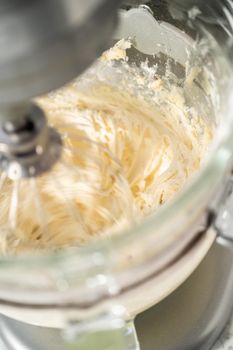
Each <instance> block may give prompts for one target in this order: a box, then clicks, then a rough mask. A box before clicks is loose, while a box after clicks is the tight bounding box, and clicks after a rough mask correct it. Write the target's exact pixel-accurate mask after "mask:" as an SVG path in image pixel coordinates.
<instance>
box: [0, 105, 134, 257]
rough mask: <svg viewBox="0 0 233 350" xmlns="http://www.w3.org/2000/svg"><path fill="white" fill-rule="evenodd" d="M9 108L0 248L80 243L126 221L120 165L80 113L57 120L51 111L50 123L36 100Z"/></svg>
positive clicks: (2, 148)
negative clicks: (91, 134)
mask: <svg viewBox="0 0 233 350" xmlns="http://www.w3.org/2000/svg"><path fill="white" fill-rule="evenodd" d="M15 111H16V113H15V114H14V113H13V112H14V109H13V108H12V109H11V110H7V113H6V111H5V114H4V118H2V123H1V129H0V141H1V143H0V166H1V168H2V172H1V174H0V254H3V255H12V254H13V255H15V254H20V253H25V252H26V253H27V252H29V253H30V252H33V253H34V252H35V251H38V252H41V251H45V250H47V249H48V250H54V249H55V250H57V249H61V248H62V249H63V248H65V247H72V246H79V245H80V244H83V243H86V242H87V241H89V240H90V239H92V237H93V238H94V237H96V236H99V235H102V234H104V233H105V234H106V231H107V232H108V230H110V231H112V229H114V227H115V229H116V230H117V228H118V229H119V227H121V225H122V223H124V222H127V220H128V218H129V216H130V215H131V214H130V213H131V212H130V211H131V209H132V201H131V200H130V196H129V195H126V192H127V191H129V193H130V190H129V189H128V184H127V181H126V180H125V178H124V176H123V173H122V169H121V165H120V164H119V163H118V161H117V159H115V158H114V155H113V154H111V152H110V151H109V150H108V149H107V148H106V147H105V146H104V145H103V144H101V143H99V142H97V141H96V140H94V139H92V138H91V137H89V135H88V134H87V133H85V132H84V131H83V129H82V126H83V125H82V123H81V122H80V118H77V119H76V118H73V121H72V118H71V119H70V120H69V121H68V122H67V123H66V122H65V121H64V123H62V124H60V125H59V118H57V117H56V111H55V110H54V111H53V113H54V122H55V125H54V126H53V127H50V126H49V125H48V124H47V120H46V117H45V115H44V113H43V111H42V109H40V108H39V107H38V106H37V105H27V106H22V107H21V108H18V109H16V110H15ZM2 113H3V112H2ZM61 113H66V112H65V110H64V111H61ZM49 121H50V123H51V122H52V124H53V121H51V120H50V119H49ZM84 123H85V121H84Z"/></svg>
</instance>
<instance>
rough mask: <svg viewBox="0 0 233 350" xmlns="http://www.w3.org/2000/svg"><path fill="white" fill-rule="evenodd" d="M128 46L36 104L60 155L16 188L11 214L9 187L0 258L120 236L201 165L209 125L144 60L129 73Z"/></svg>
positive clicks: (3, 200) (1, 198) (8, 186)
mask: <svg viewBox="0 0 233 350" xmlns="http://www.w3.org/2000/svg"><path fill="white" fill-rule="evenodd" d="M128 47H129V46H128V45H125V46H123V47H122V43H121V44H120V45H119V44H118V46H116V50H117V51H115V54H114V50H113V51H109V52H108V53H105V55H104V56H103V57H102V60H100V62H99V63H98V64H97V66H95V67H93V68H92V69H91V70H90V71H89V72H87V73H86V74H85V75H84V76H83V77H82V78H81V79H79V80H78V81H76V82H73V83H72V84H70V85H68V86H66V87H65V88H63V89H61V90H59V91H57V92H55V93H52V94H50V95H48V96H45V97H42V98H40V99H38V101H37V102H38V103H39V105H40V106H41V107H42V108H43V109H44V110H45V112H46V113H47V116H48V119H49V122H50V124H52V125H53V126H55V127H56V128H57V129H58V130H59V131H60V132H61V133H62V135H63V140H64V145H65V147H64V151H63V157H62V159H61V161H60V162H59V163H58V164H57V165H56V166H55V167H54V169H53V170H52V171H51V172H50V173H48V174H45V175H43V176H42V177H41V178H38V179H32V180H21V181H20V182H19V183H18V184H17V186H18V187H17V188H18V192H16V191H15V193H18V194H17V195H16V196H15V198H16V199H17V200H16V202H17V203H18V204H17V213H16V214H15V215H14V213H13V210H14V208H13V209H12V193H13V188H14V186H15V185H13V184H12V182H11V181H10V180H6V181H5V183H4V186H3V189H2V191H1V193H0V206H1V210H0V226H1V230H2V232H1V235H0V253H2V254H18V253H21V252H25V251H33V252H34V251H41V250H47V249H49V250H53V249H55V250H56V249H60V248H66V247H73V246H79V245H82V244H84V243H87V242H89V241H90V240H92V239H95V238H96V237H100V236H108V235H111V234H113V233H118V232H122V231H123V230H124V229H126V228H129V227H131V226H132V225H133V224H134V223H136V222H138V221H141V220H142V219H143V218H144V217H145V216H147V215H150V214H151V213H152V212H154V211H155V210H156V209H158V208H159V207H160V206H161V205H163V204H164V203H166V202H167V201H169V200H170V199H171V198H173V197H174V195H175V194H176V193H177V192H179V191H181V190H182V189H183V188H184V186H185V185H186V183H187V181H188V180H189V178H190V176H191V175H193V174H194V173H195V172H196V171H197V170H198V169H199V168H200V166H201V162H202V159H203V158H204V156H205V154H206V152H207V150H208V146H209V143H210V141H211V139H212V127H211V126H210V125H209V123H208V122H207V121H206V120H205V118H203V116H202V115H199V113H198V112H197V111H196V109H195V106H192V107H190V106H189V107H188V106H187V105H186V102H185V98H184V94H183V89H182V88H181V87H178V86H177V84H175V83H174V84H170V85H169V86H168V84H167V83H166V82H165V81H164V80H163V79H160V78H158V77H156V75H155V74H153V71H152V70H151V69H149V67H147V65H146V63H145V64H144V66H141V67H140V69H139V68H136V67H130V66H129V64H128V63H127V56H126V54H125V49H127V48H128ZM114 59H117V62H113V60H114ZM12 217H13V218H14V219H12ZM12 220H13V221H12Z"/></svg>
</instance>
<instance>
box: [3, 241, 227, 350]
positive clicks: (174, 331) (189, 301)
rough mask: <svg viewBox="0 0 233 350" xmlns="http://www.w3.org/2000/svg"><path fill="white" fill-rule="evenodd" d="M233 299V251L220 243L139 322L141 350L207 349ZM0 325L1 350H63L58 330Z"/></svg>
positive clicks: (12, 323) (6, 322)
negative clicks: (177, 286)
mask: <svg viewBox="0 0 233 350" xmlns="http://www.w3.org/2000/svg"><path fill="white" fill-rule="evenodd" d="M232 295H233V247H232V246H231V245H230V244H228V243H227V242H226V241H224V240H222V239H219V240H218V242H216V243H215V244H214V246H213V248H212V249H211V251H210V253H209V254H208V256H207V257H206V258H205V260H204V261H203V262H202V264H201V265H200V266H199V268H198V269H197V270H196V271H195V272H194V273H193V275H192V276H191V277H190V278H189V279H188V280H187V281H186V282H185V283H184V284H183V285H182V286H181V287H180V288H179V289H178V290H177V291H175V292H174V293H173V294H172V295H170V296H169V297H168V298H167V299H165V300H164V301H163V302H161V303H160V304H159V305H157V306H155V307H154V308H152V309H150V310H148V311H146V312H145V313H143V314H142V315H140V316H139V317H138V318H137V320H136V328H137V332H138V337H139V340H140V343H141V348H142V350H195V349H196V350H197V349H198V350H209V349H211V347H212V345H213V344H214V342H215V341H216V339H217V338H218V337H219V335H220V333H221V332H222V330H223V328H224V327H225V325H226V323H227V321H228V319H229V317H230V314H231V310H232V307H233V297H232ZM142 297H143V296H142ZM0 322H1V323H0V349H1V350H16V349H17V350H18V349H20V350H64V349H65V344H64V343H63V341H62V339H61V335H60V332H59V331H58V330H54V329H46V328H40V327H34V326H29V325H26V324H23V323H21V322H17V321H13V320H11V319H9V318H7V317H4V316H2V317H1V320H0Z"/></svg>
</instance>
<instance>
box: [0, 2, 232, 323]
mask: <svg viewBox="0 0 233 350" xmlns="http://www.w3.org/2000/svg"><path fill="white" fill-rule="evenodd" d="M152 5H153V4H152ZM153 6H154V5H153ZM153 6H152V7H153ZM154 9H156V11H158V12H156V13H154V15H153V14H152V12H150V10H148V9H147V8H145V7H144V8H140V9H139V12H137V11H138V10H137V11H136V12H135V9H131V10H130V11H133V12H130V11H129V12H121V15H120V17H121V24H120V27H119V29H118V32H117V33H116V37H115V38H122V37H128V36H133V37H134V40H135V42H136V45H137V47H136V48H137V50H138V51H141V53H143V54H142V55H141V54H139V53H138V51H137V54H136V55H135V56H134V55H133V53H132V57H131V59H132V60H133V61H136V62H137V61H138V60H139V61H140V59H142V58H143V59H144V58H145V55H147V56H148V55H149V56H150V57H152V56H151V55H154V54H155V57H154V58H153V60H155V61H156V63H158V64H159V65H160V68H161V74H163V66H164V62H165V61H164V60H165V58H164V57H166V55H167V56H171V57H173V58H174V59H175V60H176V61H178V63H179V64H178V65H174V73H175V74H177V75H178V74H179V75H181V76H182V74H183V75H184V74H185V71H184V70H183V69H182V68H181V66H182V65H184V64H185V63H186V61H187V60H188V59H190V52H192V54H191V60H192V62H193V64H194V63H195V64H196V62H199V63H200V67H202V73H201V74H200V75H199V78H198V81H197V82H196V85H195V87H194V91H195V93H193V95H192V98H191V99H190V100H189V103H190V104H192V103H195V101H196V99H197V97H198V96H199V95H198V94H199V93H200V91H201V93H200V95H201V96H202V98H203V103H205V101H207V100H208V101H212V108H213V110H211V109H209V114H211V116H208V115H207V117H209V118H213V116H214V119H216V121H217V122H218V124H219V125H218V132H217V135H216V141H215V143H214V145H213V149H212V152H211V155H210V157H209V160H208V161H207V162H206V163H205V165H204V166H203V169H202V171H201V172H200V174H199V175H198V176H196V177H195V178H194V179H193V181H192V183H191V184H190V185H189V186H188V187H187V188H186V189H185V190H184V192H183V193H182V194H180V195H179V196H177V197H176V198H175V199H174V200H173V201H172V202H171V203H169V204H168V205H166V206H164V207H163V208H161V210H159V211H158V212H157V213H155V214H154V215H153V216H151V217H150V218H148V219H146V220H145V221H144V222H143V223H142V224H140V225H138V226H137V227H134V228H132V230H131V231H130V232H125V233H123V234H122V235H120V236H117V237H113V238H112V239H108V240H106V241H99V242H96V243H95V244H92V245H90V246H88V247H86V248H82V249H77V250H74V251H72V252H69V253H65V252H64V253H61V254H57V255H50V256H43V257H34V258H32V257H30V258H9V259H1V261H0V312H2V313H5V314H7V315H9V316H11V317H13V318H16V319H19V320H22V321H25V322H28V323H32V324H37V325H42V326H54V327H65V325H66V324H67V323H69V322H70V320H77V321H78V320H83V319H86V318H92V317H94V315H98V314H101V313H107V312H108V311H109V310H110V309H111V310H112V308H113V306H114V305H123V306H124V310H125V311H124V312H125V317H126V318H131V317H133V316H135V315H136V314H137V313H138V312H140V311H142V310H143V309H146V308H148V307H149V306H151V305H152V304H154V303H156V302H158V301H159V300H161V299H162V298H163V297H165V296H166V295H167V294H169V293H170V292H171V291H172V290H174V288H176V287H177V286H178V285H179V284H180V283H182V282H183V280H184V279H185V278H187V277H188V275H189V274H190V273H191V272H192V271H193V270H194V269H195V267H196V266H197V264H198V263H199V262H200V261H201V259H202V258H203V257H204V255H205V254H206V252H207V251H208V249H209V247H210V246H211V244H212V242H213V240H214V238H215V233H216V232H215V230H214V229H212V228H211V226H210V227H209V230H208V232H207V233H206V234H205V235H203V237H201V239H200V240H199V241H197V239H196V238H197V235H199V233H200V232H201V230H200V228H199V225H202V226H201V227H202V230H203V227H204V228H206V226H207V224H208V218H209V214H210V212H213V211H216V210H217V209H218V202H219V201H218V199H219V198H220V197H221V193H222V191H223V188H224V181H225V179H227V178H228V177H229V174H230V167H231V165H232V164H231V160H232V150H233V128H232V112H231V111H232V110H231V94H232V89H231V78H232V68H231V65H230V64H229V62H228V57H227V52H225V51H224V50H223V48H221V49H220V48H219V46H218V44H217V42H216V41H215V40H214V39H213V38H212V36H211V35H212V34H208V33H205V35H206V38H207V37H208V38H207V39H206V40H207V41H208V44H202V43H200V44H195V40H196V37H197V36H199V34H197V31H196V29H195V28H192V29H190V27H189V25H188V24H187V22H177V26H176V27H174V25H176V22H175V21H174V19H172V18H171V16H170V15H168V9H167V6H166V4H165V2H164V1H161V2H160V1H156V6H155V8H154ZM127 10H129V8H128V5H127ZM124 11H125V10H124ZM154 17H156V21H155V20H154ZM160 19H161V21H160ZM164 21H166V23H165V22H164ZM216 21H217V19H216ZM177 28H178V29H177ZM205 28H206V27H205V26H204V29H205ZM207 29H208V28H207ZM205 30H206V29H205ZM201 45H204V49H203V50H201V51H200V49H199V47H200V46H201ZM207 47H208V49H206V48H207ZM161 51H162V55H160V56H159V58H158V55H159V53H160V52H161ZM206 67H208V70H206V69H205V68H206ZM208 72H210V73H211V77H210V78H211V79H212V83H211V84H212V88H213V89H214V93H213V94H212V95H211V94H210V92H209V91H207V90H205V86H204V83H203V82H204V80H205V79H202V78H203V77H204V76H206V74H207V75H208V74H209V73H208ZM195 89H196V90H195ZM211 91H212V90H211ZM189 96H190V94H189ZM216 96H218V99H216V98H215V97H216ZM199 97H200V96H199ZM199 97H198V98H199ZM207 114H208V113H207ZM215 117H216V118H215ZM194 242H195V244H194ZM186 251H187V254H186V255H185V254H184V253H185V252H186ZM189 252H190V254H189ZM182 254H183V255H182ZM182 259H183V260H182ZM173 265H174V267H176V269H175V270H172V266H173ZM148 281H149V283H150V288H145V285H147V284H146V283H148ZM152 286H153V288H152ZM142 290H144V292H143V293H144V294H143V297H142V294H141V293H142Z"/></svg>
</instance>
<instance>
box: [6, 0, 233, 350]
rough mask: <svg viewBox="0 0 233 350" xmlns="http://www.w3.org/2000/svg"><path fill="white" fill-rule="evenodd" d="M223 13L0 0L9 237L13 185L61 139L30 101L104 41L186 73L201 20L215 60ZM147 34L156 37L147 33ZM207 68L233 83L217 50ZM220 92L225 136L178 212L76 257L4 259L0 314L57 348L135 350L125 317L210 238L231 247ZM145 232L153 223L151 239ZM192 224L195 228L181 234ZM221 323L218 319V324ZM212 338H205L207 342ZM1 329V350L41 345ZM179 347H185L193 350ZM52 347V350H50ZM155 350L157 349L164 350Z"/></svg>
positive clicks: (34, 171)
mask: <svg viewBox="0 0 233 350" xmlns="http://www.w3.org/2000/svg"><path fill="white" fill-rule="evenodd" d="M120 6H122V8H123V10H122V11H121V12H120V15H119V17H120V23H121V25H120V26H119V27H118V30H117V31H116V32H115V34H114V30H115V29H116V26H117V23H118V21H117V19H118V9H119V7H120ZM138 6H139V11H138ZM148 6H149V7H148ZM231 6H232V4H231V3H230V1H228V2H227V1H226V7H224V6H223V8H224V11H222V10H223V8H222V7H221V6H220V4H219V2H214V3H212V4H211V5H210V6H208V5H207V4H203V1H181V0H177V1H171V2H168V5H167V2H166V1H152V2H151V1H137V0H135V1H133V0H132V1H124V2H122V1H121V0H119V1H118V0H112V1H110V0H88V1H82V0H56V1H55V0H42V1H38V0H30V1H27V0H25V1H20V0H10V1H9V0H7V1H6V0H2V1H0V33H2V37H1V40H0V52H1V57H0V77H1V79H0V106H1V107H0V167H1V170H2V173H1V177H0V189H1V188H2V186H3V185H4V182H5V181H6V178H9V179H10V180H12V181H13V187H12V207H11V209H10V215H9V223H8V224H9V230H14V229H15V228H16V225H17V222H16V216H17V215H16V210H17V206H18V205H20V204H18V182H19V181H20V179H21V178H23V179H26V180H27V179H28V181H29V180H30V179H31V178H37V177H39V176H40V175H43V174H44V173H46V172H48V171H50V170H51V169H52V168H53V167H54V166H55V165H56V163H57V162H58V161H59V160H60V158H61V155H62V150H63V138H62V135H60V134H59V132H58V131H57V130H56V129H55V128H53V127H52V126H49V125H48V123H47V119H46V115H45V113H44V112H43V110H42V109H41V108H39V107H38V106H37V105H36V104H35V103H34V102H33V103H32V102H29V101H30V100H31V99H32V98H34V97H36V96H39V95H41V94H44V93H48V92H50V91H51V90H54V89H56V88H59V87H60V86H62V85H63V84H65V83H67V82H69V81H70V80H71V79H73V78H75V77H76V76H77V75H79V74H81V73H82V72H83V71H84V70H85V69H86V68H87V67H88V66H89V65H90V64H91V63H93V61H94V60H95V59H96V58H97V57H98V56H99V55H100V54H101V53H102V52H103V51H104V49H106V48H107V47H109V46H110V44H111V42H112V37H114V38H115V39H121V38H122V37H124V38H127V37H130V36H131V37H134V39H135V42H136V48H137V49H138V50H139V52H140V51H141V52H143V54H145V55H156V54H157V53H158V52H157V51H159V52H162V53H163V54H168V55H171V57H172V58H173V59H174V60H175V61H176V62H178V63H179V64H180V65H181V66H185V64H186V61H187V59H188V51H189V49H190V47H192V46H193V44H194V39H195V38H196V36H197V35H199V32H197V27H199V26H200V23H203V22H204V24H205V26H204V28H202V29H203V32H205V31H207V30H208V29H211V28H212V27H214V29H215V33H214V34H215V39H217V40H216V41H217V42H218V43H219V42H221V44H222V45H223V44H224V45H223V46H225V49H226V52H225V54H224V55H225V56H226V57H228V58H229V56H230V55H231V49H232V46H231V45H232V43H231V30H230V29H229V16H230V12H227V11H230V10H232V8H231ZM209 9H211V10H212V11H213V13H214V15H213V16H211V13H210V11H209ZM157 11H158V12H157ZM153 13H154V16H153ZM171 14H172V16H171ZM154 17H155V18H154ZM135 23H136V25H135ZM184 23H185V24H184ZM216 23H218V24H219V27H218V26H216ZM189 25H190V26H189ZM151 28H152V29H151ZM156 28H157V29H158V28H159V29H160V30H161V32H162V34H161V33H157V31H156ZM143 30H145V33H142V32H143ZM154 30H155V32H156V35H155V37H154V38H153V40H152V41H149V44H148V43H147V42H146V40H145V37H146V34H148V33H150V31H151V32H153V31H154ZM184 31H185V33H184ZM210 31H211V30H210ZM140 33H141V34H144V35H145V37H144V36H143V35H142V36H140V35H141V34H140ZM148 37H149V34H148ZM164 37H165V39H164ZM164 43H165V44H164ZM152 44H153V45H152ZM164 45H166V47H165V48H164ZM152 46H153V48H152ZM208 54H209V53H208ZM208 54H207V55H206V57H205V59H206V61H205V62H206V64H207V63H208V62H209V61H208V59H209V55H208ZM214 54H215V52H214ZM218 54H219V56H218ZM214 57H215V56H214ZM218 60H219V61H218ZM216 61H217V64H216V67H215V66H214V65H213V69H214V68H216V81H220V80H221V79H220V78H221V77H222V76H226V77H229V76H231V73H232V72H231V69H230V68H229V71H228V68H227V69H226V71H225V66H224V67H223V68H224V69H222V66H221V64H220V63H222V56H221V52H220V53H219V51H218V52H217V53H216ZM210 62H212V61H211V59H210ZM218 62H220V63H219V65H218ZM214 74H215V71H213V75H214ZM226 80H227V79H226ZM224 84H226V86H225V85H224ZM220 87H221V89H222V90H223V89H225V91H224V93H225V95H226V96H227V97H226V100H225V99H224V98H225V95H224V97H223V100H224V103H223V104H225V109H224V108H223V110H224V112H222V114H224V113H225V116H226V120H227V121H226V124H227V123H228V124H227V127H226V128H224V130H223V131H224V132H223V135H224V136H221V137H222V138H224V140H227V141H224V142H223V143H222V144H223V146H221V147H219V151H218V152H217V151H216V161H215V162H213V164H211V166H212V167H211V168H208V167H207V168H206V169H205V171H206V172H205V174H201V175H202V176H203V178H205V179H206V180H205V181H202V182H201V181H199V180H200V179H199V178H198V179H196V181H199V182H198V184H197V183H196V187H193V188H192V191H190V193H189V195H190V196H191V194H192V200H191V199H190V198H189V200H188V197H187V196H186V197H185V195H184V197H182V198H181V199H180V203H181V204H180V205H176V209H172V210H171V211H170V214H169V215H168V217H165V216H166V215H165V214H166V211H167V208H166V209H164V212H163V213H162V214H161V217H160V218H157V219H155V221H153V222H152V221H150V220H149V221H148V222H147V223H146V224H145V225H144V226H140V227H139V229H138V231H137V233H135V234H134V235H131V236H130V235H126V236H125V238H124V237H123V238H120V239H119V238H116V240H115V241H114V244H113V246H112V247H110V243H109V242H105V243H100V244H99V245H98V243H97V245H96V246H95V247H86V248H84V250H81V251H80V252H79V254H76V253H75V254H74V255H72V254H71V255H68V256H66V255H64V256H63V255H62V254H61V256H59V255H58V256H56V255H55V256H45V257H42V258H38V257H37V258H35V260H33V259H32V260H31V258H30V259H29V260H27V259H25V260H24V259H21V258H19V259H18V258H15V259H14V258H11V257H9V258H7V259H6V260H4V259H3V260H2V262H1V271H0V286H1V288H0V307H1V309H0V311H1V313H3V314H5V315H7V316H8V317H12V319H16V320H19V321H21V322H25V325H26V323H31V324H33V325H35V326H39V327H54V328H62V329H63V333H64V337H63V338H64V339H66V341H67V343H66V344H65V343H64V344H62V343H60V344H59V345H61V346H62V349H63V348H64V349H65V348H68V349H75V348H77V349H94V348H95V347H96V344H98V348H99V349H103V350H104V349H112V350H115V349H126V348H127V349H128V348H129V349H138V348H139V344H138V340H137V337H136V334H135V329H134V325H133V322H132V320H133V319H134V317H135V316H136V315H137V314H139V313H140V312H142V311H144V310H146V309H148V308H149V307H151V306H152V305H154V304H156V303H158V302H159V301H161V300H162V299H164V298H165V297H166V296H168V295H169V294H170V293H171V292H172V291H174V290H175V289H176V288H177V287H178V286H180V285H181V284H182V283H183V282H184V281H185V280H186V279H187V278H188V276H190V274H191V273H192V272H193V271H194V270H195V268H196V267H197V266H198V265H199V263H200V262H201V261H202V260H203V258H204V257H205V255H206V254H207V252H208V251H209V249H210V247H211V246H212V244H213V242H214V241H215V240H216V237H219V236H222V238H221V239H223V240H226V242H231V241H232V234H231V232H230V228H229V216H230V214H229V212H230V209H229V206H230V205H229V198H231V194H232V191H231V171H230V170H229V168H230V164H231V162H232V154H231V153H232V149H233V148H232V138H231V137H230V136H231V135H228V134H227V132H229V130H230V128H231V127H232V120H231V116H230V114H231V113H230V107H231V103H230V102H229V101H230V100H231V97H232V96H231V92H232V90H231V84H230V83H229V82H228V81H225V80H224V81H223V82H222V81H221V86H220ZM219 113H220V112H219ZM228 115H229V116H228ZM222 144H221V145H222ZM217 164H218V165H219V167H218V166H217ZM207 177H208V179H207ZM226 183H227V184H228V186H226V185H225V184H226ZM194 185H195V184H194ZM194 185H193V186H194ZM229 187H230V190H229ZM195 189H196V190H195ZM197 189H198V190H197ZM172 205H173V207H174V206H175V205H174V203H172ZM222 217H225V218H226V217H227V218H228V221H227V220H223V222H222V221H221V218H222ZM187 218H188V219H187ZM216 218H217V219H216ZM151 220H152V219H151ZM167 222H169V224H167ZM194 223H195V225H193V224H194ZM155 225H158V228H157V227H156V230H157V231H158V234H157V235H156V237H155V235H154V231H155ZM152 226H153V227H152ZM192 226H195V228H194V229H193V230H191V231H190V232H189V234H187V231H189V229H190V227H192ZM173 227H175V228H176V229H174V232H173V236H172V237H171V235H169V236H168V233H169V232H171V231H173ZM196 227H197V228H196ZM142 233H143V235H144V236H145V238H144V241H143V243H142V241H141V239H139V236H140V238H141V235H142ZM218 239H220V238H218ZM229 244H231V243H229ZM130 249H132V250H133V249H134V250H135V251H136V252H137V253H136V256H135V259H133V260H132V261H130V262H129V261H127V264H126V263H125V261H124V259H122V256H124V255H126V254H129V252H130V251H131V250H130ZM223 254H224V253H223ZM229 265H230V264H229ZM229 269H230V267H229ZM171 276H176V278H172V277H171ZM232 288H233V286H232ZM229 289H230V287H229ZM146 291H147V292H146ZM229 294H230V293H228V295H229ZM142 295H143V299H144V300H143V302H142V301H141V298H142ZM228 301H229V300H228ZM227 305H228V308H229V311H230V308H231V306H232V303H231V302H230V301H229V302H228V303H227ZM225 310H226V309H224V311H225ZM228 316H229V314H227V315H225V316H224V317H223V318H224V320H223V322H222V323H221V324H222V327H223V326H224V325H225V322H226V321H227V318H228ZM12 322H13V323H12V325H10V327H11V329H14V328H15V329H20V327H21V326H17V323H16V326H15V324H14V321H12ZM10 323H11V320H10V319H7V318H4V317H3V318H2V324H3V326H2V330H5V328H7V327H8V326H9V324H10ZM22 325H23V323H22ZM22 327H24V326H22ZM27 327H31V326H25V333H27V332H28V333H29V334H30V332H31V331H30V330H29V331H27V329H28V328H27ZM38 329H40V328H38ZM220 331H221V329H219V331H218V332H216V333H215V334H214V337H213V339H212V342H213V341H214V340H215V338H216V337H217V336H218V335H219V332H220ZM3 332H5V333H4V334H5V335H2V342H3V345H2V347H3V349H4V350H5V348H4V346H5V347H6V349H7V350H8V349H9V350H13V349H30V348H32V347H33V349H35V350H36V349H37V346H38V349H40V347H39V346H41V344H40V345H36V344H34V345H33V344H32V339H31V338H30V337H25V338H27V339H22V338H21V336H22V332H21V331H19V336H18V340H16V338H17V337H14V336H10V338H9V339H11V340H9V339H8V336H7V335H9V334H10V332H9V331H7V330H6V331H3ZM16 332H17V331H16ZM23 332H24V330H23ZM13 333H14V332H12V334H13ZM60 333H61V332H60V330H59V334H60ZM42 334H43V332H42ZM40 336H42V337H44V336H46V337H47V335H39V336H37V340H38V338H39V337H40ZM56 339H58V336H57V335H56ZM4 341H5V343H4ZM33 341H35V340H33ZM42 341H43V340H42ZM194 341H195V340H194ZM45 342H46V340H45ZM39 343H40V341H39ZM186 344H187V343H186ZM205 344H206V343H205ZM209 345H212V344H209ZM182 346H184V344H182V345H177V347H175V346H174V349H178V348H179V349H185V348H184V347H183V348H182ZM188 346H189V348H190V349H191V348H193V349H194V348H195V346H197V344H194V343H193V344H192V345H190V344H188ZM191 346H193V347H191ZM42 348H43V349H44V346H42ZM55 348H56V349H58V345H56V346H55ZM171 349H172V348H171ZM199 349H201V347H200V346H199ZM203 349H204V348H203ZM159 350H163V349H161V348H160V349H159ZM164 350H167V349H165V347H164Z"/></svg>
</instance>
